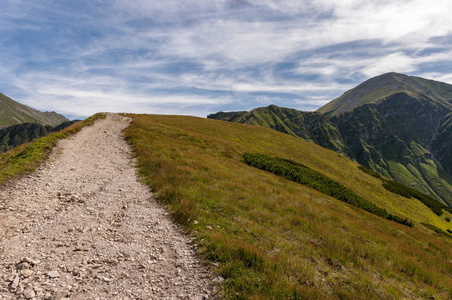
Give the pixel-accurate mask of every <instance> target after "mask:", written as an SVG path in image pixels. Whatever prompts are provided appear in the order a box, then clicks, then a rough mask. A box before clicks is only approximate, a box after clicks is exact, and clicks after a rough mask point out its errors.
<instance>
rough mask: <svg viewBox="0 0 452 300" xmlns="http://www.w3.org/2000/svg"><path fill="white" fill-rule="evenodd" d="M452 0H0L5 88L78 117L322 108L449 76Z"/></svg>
mask: <svg viewBox="0 0 452 300" xmlns="http://www.w3.org/2000/svg"><path fill="white" fill-rule="evenodd" d="M451 12H452V1H450V0H433V1H425V0H391V1H387V0H371V1H367V0H341V1H336V0H318V1H304V0H192V1H188V0H76V1H74V0H1V1H0V92H1V93H3V94H5V95H7V96H8V97H10V98H12V99H14V100H16V101H18V102H20V103H23V104H26V105H28V106H31V107H33V108H36V109H39V110H42V111H56V112H58V113H62V114H64V115H65V116H67V117H69V118H71V119H73V118H85V117H87V116H90V115H92V114H94V113H96V112H106V111H110V112H131V113H148V114H178V115H192V116H199V117H205V116H207V115H208V114H210V113H214V112H218V111H237V110H251V109H253V108H256V107H261V106H268V105H270V104H276V105H279V106H284V107H290V108H296V109H299V110H303V111H312V110H316V109H317V108H319V107H320V106H322V105H324V104H325V103H327V102H329V101H331V100H333V99H335V98H337V97H339V96H340V95H342V94H343V93H344V92H345V91H347V90H349V89H351V88H353V87H355V86H356V85H358V84H359V83H361V82H363V81H365V80H367V79H369V78H371V77H374V76H377V75H380V74H383V73H387V72H399V73H404V74H407V75H414V76H420V77H424V78H429V79H434V80H438V81H443V82H447V83H451V84H452V18H451V17H450V13H451Z"/></svg>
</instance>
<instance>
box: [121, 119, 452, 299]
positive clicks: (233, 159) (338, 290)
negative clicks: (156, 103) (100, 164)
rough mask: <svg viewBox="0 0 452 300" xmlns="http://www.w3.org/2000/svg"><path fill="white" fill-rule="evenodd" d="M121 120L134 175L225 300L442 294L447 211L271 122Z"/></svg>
mask: <svg viewBox="0 0 452 300" xmlns="http://www.w3.org/2000/svg"><path fill="white" fill-rule="evenodd" d="M131 117H132V118H133V122H132V124H131V126H130V127H129V128H127V129H126V130H125V132H124V135H125V137H126V139H127V140H128V141H129V142H130V143H131V145H132V147H133V151H134V153H135V155H136V157H137V159H138V168H139V172H140V174H141V176H142V177H143V180H144V182H145V183H146V184H148V185H149V186H150V187H151V188H152V190H153V191H154V193H155V197H156V198H157V199H158V200H159V201H161V202H162V203H163V204H164V205H165V206H166V207H167V208H168V210H169V211H170V212H171V215H172V216H173V218H174V220H176V221H177V222H178V223H180V224H181V225H182V226H183V227H184V228H185V229H186V230H187V231H188V232H190V233H191V234H192V235H193V236H194V237H195V239H196V243H197V244H198V247H199V253H200V255H201V256H202V257H203V258H204V259H205V260H206V262H207V263H208V264H211V265H212V267H213V269H214V272H215V273H216V274H217V275H218V276H221V277H218V278H217V280H216V282H217V283H218V284H219V287H220V291H219V293H220V295H221V296H222V297H224V298H225V299H401V298H407V299H415V298H423V299H425V298H430V297H434V299H448V298H451V297H452V282H451V280H450V274H452V263H451V261H452V247H451V246H452V239H451V238H449V236H448V235H447V232H448V230H452V224H451V223H450V218H451V216H452V215H451V214H450V213H449V212H448V211H444V212H443V214H442V215H441V216H438V215H437V214H435V213H434V212H433V211H432V210H431V209H429V208H428V207H427V206H426V205H424V204H423V203H421V202H420V201H419V200H418V199H415V198H410V199H408V198H406V197H403V196H400V195H398V194H396V193H392V192H390V191H388V190H386V189H385V188H384V187H383V181H382V180H381V178H377V177H374V176H372V175H371V174H368V173H366V172H363V171H362V170H361V169H359V168H358V167H359V165H358V164H357V163H355V162H353V161H351V160H349V159H347V158H345V157H344V156H342V155H339V154H338V153H336V152H333V151H329V150H326V149H324V148H321V147H319V146H317V145H314V144H312V143H308V142H305V141H303V140H301V139H299V138H296V137H293V136H289V135H287V134H283V133H280V132H277V131H274V130H271V129H267V128H263V127H258V126H246V125H241V124H236V123H228V122H221V121H217V120H210V119H201V118H194V117H182V116H152V115H131ZM245 152H252V153H261V154H266V155H270V156H273V157H279V158H282V159H288V160H291V161H293V162H297V163H299V164H302V165H304V166H306V167H307V168H309V169H312V170H314V171H317V172H320V173H321V174H323V175H325V176H327V177H328V178H329V179H331V180H333V181H335V182H337V183H339V184H340V185H341V186H344V187H346V188H347V189H349V190H351V191H353V193H355V194H356V195H358V196H359V197H363V198H365V199H367V200H368V201H370V202H371V203H373V204H375V205H376V206H378V207H380V208H383V209H385V210H386V211H387V212H388V213H389V214H393V215H397V216H400V217H402V218H408V219H410V220H412V221H413V223H414V227H412V228H411V227H408V226H404V225H402V224H398V223H396V222H393V221H390V220H386V219H383V218H381V217H379V216H376V215H373V214H371V213H368V212H366V211H364V210H362V209H360V208H357V207H355V206H352V205H350V204H347V203H344V202H342V201H339V200H337V199H335V198H332V197H330V196H327V195H325V194H323V193H321V192H319V191H317V190H314V189H312V188H309V187H308V186H306V185H302V184H299V183H295V182H293V181H290V180H287V179H284V178H282V177H280V176H276V175H274V174H272V173H270V172H266V171H263V170H259V169H257V168H254V167H251V166H248V165H247V164H246V163H245V162H244V160H243V154H244V153H245ZM421 223H425V224H428V225H429V227H427V226H423V225H421ZM434 229H437V230H434ZM444 233H446V234H444ZM223 279H224V280H223Z"/></svg>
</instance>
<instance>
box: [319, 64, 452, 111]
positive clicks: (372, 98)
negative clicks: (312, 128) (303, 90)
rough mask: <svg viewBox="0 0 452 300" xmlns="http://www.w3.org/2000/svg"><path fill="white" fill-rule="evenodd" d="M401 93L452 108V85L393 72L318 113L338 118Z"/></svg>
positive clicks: (332, 102)
mask: <svg viewBox="0 0 452 300" xmlns="http://www.w3.org/2000/svg"><path fill="white" fill-rule="evenodd" d="M399 93H405V94H407V95H408V96H409V97H412V98H416V99H423V100H426V99H428V100H429V101H434V102H438V103H441V104H442V105H445V106H448V107H452V85H450V84H447V83H443V82H438V81H434V80H428V79H423V78H420V77H414V76H408V75H404V74H400V73H394V72H391V73H385V74H382V75H379V76H376V77H373V78H370V79H368V80H366V81H365V82H363V83H361V84H360V85H358V86H357V87H355V88H353V89H351V90H349V91H347V92H345V93H344V94H343V95H342V96H340V97H339V98H337V99H335V100H333V101H331V102H329V103H327V104H326V105H324V106H322V107H321V108H319V109H318V110H317V111H318V112H319V113H321V114H323V115H325V116H326V117H333V116H338V115H340V114H343V113H345V112H348V111H352V110H353V109H355V108H357V107H359V106H362V105H365V104H376V103H379V102H381V101H384V100H385V99H387V98H388V97H390V96H392V95H394V94H399Z"/></svg>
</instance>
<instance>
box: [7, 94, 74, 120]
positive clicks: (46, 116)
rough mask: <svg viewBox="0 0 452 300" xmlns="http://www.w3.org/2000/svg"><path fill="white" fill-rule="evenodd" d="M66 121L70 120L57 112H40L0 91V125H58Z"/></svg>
mask: <svg viewBox="0 0 452 300" xmlns="http://www.w3.org/2000/svg"><path fill="white" fill-rule="evenodd" d="M66 121H69V120H68V119H67V118H66V117H64V116H62V115H60V114H57V113H56V112H40V111H38V110H36V109H33V108H31V107H28V106H26V105H23V104H20V103H18V102H16V101H14V100H12V99H11V98H8V97H7V96H5V95H3V94H1V93H0V127H7V126H11V125H15V124H20V123H37V124H42V125H52V126H56V125H59V124H61V123H63V122H66Z"/></svg>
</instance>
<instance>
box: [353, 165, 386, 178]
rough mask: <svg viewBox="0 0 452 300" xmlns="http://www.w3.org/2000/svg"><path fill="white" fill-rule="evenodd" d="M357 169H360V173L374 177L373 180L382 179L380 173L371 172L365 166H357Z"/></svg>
mask: <svg viewBox="0 0 452 300" xmlns="http://www.w3.org/2000/svg"><path fill="white" fill-rule="evenodd" d="M358 169H360V170H361V171H363V172H365V173H367V174H369V175H371V176H373V177H375V178H379V179H383V177H382V176H381V174H380V173H378V172H375V171H372V170H371V169H369V168H367V167H365V166H359V167H358Z"/></svg>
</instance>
